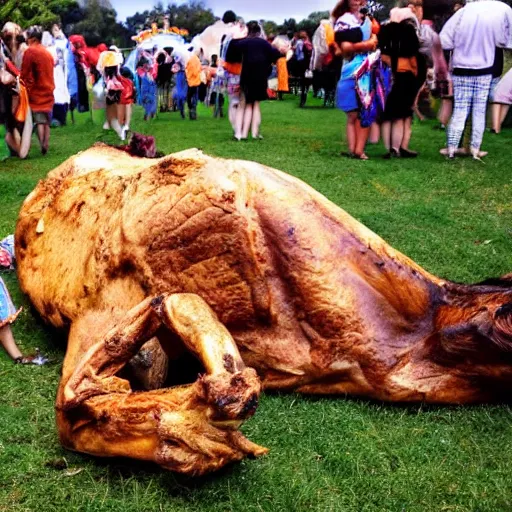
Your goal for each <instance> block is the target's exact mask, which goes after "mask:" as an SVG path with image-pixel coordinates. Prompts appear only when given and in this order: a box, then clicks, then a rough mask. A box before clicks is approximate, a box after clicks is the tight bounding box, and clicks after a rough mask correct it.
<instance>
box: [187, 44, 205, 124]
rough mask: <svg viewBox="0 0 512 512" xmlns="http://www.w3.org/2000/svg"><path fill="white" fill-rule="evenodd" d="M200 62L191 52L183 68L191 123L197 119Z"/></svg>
mask: <svg viewBox="0 0 512 512" xmlns="http://www.w3.org/2000/svg"><path fill="white" fill-rule="evenodd" d="M201 71H202V66H201V60H200V59H199V57H198V56H197V55H196V54H195V53H194V52H192V53H191V55H190V57H189V58H188V61H187V64H186V66H185V76H186V77H187V85H188V89H187V105H188V115H189V118H190V120H191V121H195V120H196V119H197V101H198V94H199V86H200V85H201Z"/></svg>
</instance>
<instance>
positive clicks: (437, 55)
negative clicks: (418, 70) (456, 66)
mask: <svg viewBox="0 0 512 512" xmlns="http://www.w3.org/2000/svg"><path fill="white" fill-rule="evenodd" d="M432 43H433V44H432V48H431V57H432V61H433V63H434V70H435V73H436V81H437V82H445V81H447V80H448V64H447V63H446V59H445V58H444V53H443V48H442V46H441V39H440V38H439V35H438V34H436V33H435V32H434V34H433V35H432Z"/></svg>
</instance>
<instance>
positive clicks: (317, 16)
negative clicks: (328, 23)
mask: <svg viewBox="0 0 512 512" xmlns="http://www.w3.org/2000/svg"><path fill="white" fill-rule="evenodd" d="M329 18H330V14H329V11H315V12H312V13H311V14H310V15H309V16H308V17H307V18H305V19H303V20H302V21H301V22H299V24H298V25H297V30H298V31H301V30H305V31H306V32H307V33H308V34H309V37H313V34H314V33H315V30H316V29H317V28H318V25H320V22H321V21H322V20H325V19H327V20H328V19H329Z"/></svg>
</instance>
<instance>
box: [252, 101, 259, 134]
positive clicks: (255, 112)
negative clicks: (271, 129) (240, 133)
mask: <svg viewBox="0 0 512 512" xmlns="http://www.w3.org/2000/svg"><path fill="white" fill-rule="evenodd" d="M260 125H261V109H260V102H259V101H255V102H254V104H253V106H252V121H251V135H252V138H253V139H257V138H259V136H260Z"/></svg>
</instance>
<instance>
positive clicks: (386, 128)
mask: <svg viewBox="0 0 512 512" xmlns="http://www.w3.org/2000/svg"><path fill="white" fill-rule="evenodd" d="M380 130H381V135H382V143H383V144H384V147H385V148H386V149H387V150H388V153H389V151H390V150H391V121H384V122H383V123H382V124H381V126H380Z"/></svg>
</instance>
